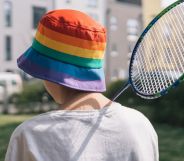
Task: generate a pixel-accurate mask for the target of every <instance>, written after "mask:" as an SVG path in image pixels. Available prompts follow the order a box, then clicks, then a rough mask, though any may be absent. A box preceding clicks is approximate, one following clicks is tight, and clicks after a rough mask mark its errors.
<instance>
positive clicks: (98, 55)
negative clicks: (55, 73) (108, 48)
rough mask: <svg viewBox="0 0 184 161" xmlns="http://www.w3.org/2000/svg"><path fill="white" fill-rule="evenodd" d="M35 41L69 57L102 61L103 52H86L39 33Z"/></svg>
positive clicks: (86, 50)
mask: <svg viewBox="0 0 184 161" xmlns="http://www.w3.org/2000/svg"><path fill="white" fill-rule="evenodd" d="M35 39H36V40H37V41H38V42H40V43H41V44H42V45H44V46H46V47H48V48H51V49H54V50H56V51H60V52H63V53H66V54H69V55H73V56H79V57H83V58H92V59H103V57H104V51H99V50H88V49H84V48H79V47H75V46H72V45H67V44H64V43H61V42H57V41H54V40H51V39H49V38H47V37H46V36H44V35H42V34H41V33H40V32H39V31H37V33H36V37H35Z"/></svg>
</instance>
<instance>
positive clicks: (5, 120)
mask: <svg viewBox="0 0 184 161" xmlns="http://www.w3.org/2000/svg"><path fill="white" fill-rule="evenodd" d="M30 117H31V115H0V161H4V156H5V153H6V150H7V147H8V143H9V139H10V136H11V134H12V132H13V130H14V129H15V128H16V127H17V126H18V125H19V124H20V123H21V122H23V121H24V120H27V119H29V118H30Z"/></svg>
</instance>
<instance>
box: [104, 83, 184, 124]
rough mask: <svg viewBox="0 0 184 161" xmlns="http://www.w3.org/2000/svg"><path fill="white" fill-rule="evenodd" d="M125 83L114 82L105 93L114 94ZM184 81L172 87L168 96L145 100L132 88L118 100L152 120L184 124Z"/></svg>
mask: <svg viewBox="0 0 184 161" xmlns="http://www.w3.org/2000/svg"><path fill="white" fill-rule="evenodd" d="M123 84H125V82H124V81H121V80H119V81H117V82H113V83H111V84H110V85H109V87H108V90H107V92H106V93H105V95H106V96H107V97H108V98H112V96H113V95H114V94H115V93H116V92H117V91H118V89H120V87H122V85H123ZM183 95H184V83H182V84H180V85H179V87H177V88H176V89H172V90H171V91H169V93H168V94H167V95H166V96H163V97H161V98H158V99H154V100H145V99H142V98H140V97H139V96H137V95H136V94H135V93H134V92H133V90H132V89H131V88H129V89H128V90H127V91H125V92H124V93H123V94H122V95H121V96H120V97H119V98H118V99H117V100H116V101H117V102H119V103H121V104H122V105H125V106H128V107H133V108H136V109H138V110H139V111H141V112H143V113H144V114H145V115H146V116H147V117H148V118H149V119H150V120H152V121H155V122H161V123H169V124H172V125H179V126H184V100H183V99H184V97H183Z"/></svg>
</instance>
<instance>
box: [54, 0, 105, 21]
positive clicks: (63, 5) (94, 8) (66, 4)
mask: <svg viewBox="0 0 184 161" xmlns="http://www.w3.org/2000/svg"><path fill="white" fill-rule="evenodd" d="M106 2H107V0H55V9H75V10H79V11H82V12H84V13H86V14H88V15H89V16H91V17H93V18H94V19H95V20H97V21H99V22H100V23H102V24H105V11H106Z"/></svg>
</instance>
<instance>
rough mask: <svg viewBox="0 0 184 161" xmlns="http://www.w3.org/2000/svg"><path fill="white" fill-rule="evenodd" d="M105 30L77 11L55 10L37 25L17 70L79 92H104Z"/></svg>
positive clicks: (19, 60) (18, 60) (18, 61)
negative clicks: (30, 44)
mask: <svg viewBox="0 0 184 161" xmlns="http://www.w3.org/2000/svg"><path fill="white" fill-rule="evenodd" d="M105 47H106V30H105V28H104V27H103V26H101V25H100V24H99V23H97V22H96V21H95V20H93V19H92V18H91V17H89V16H88V15H86V14H84V13H82V12H80V11H76V10H54V11H50V12H48V13H47V14H45V15H44V16H43V17H42V18H41V20H40V22H39V25H38V29H37V32H36V36H35V38H34V40H33V43H32V46H31V47H30V48H29V49H28V50H27V51H26V52H25V53H24V54H22V55H21V56H20V57H19V58H18V59H17V63H18V67H19V68H20V69H22V70H23V71H24V72H26V73H28V74H30V75H32V76H33V77H36V78H40V79H44V80H48V81H51V82H54V83H57V84H60V85H64V86H67V87H70V88H73V89H78V90H82V91H94V92H95V91H96V92H104V91H105V90H106V86H105V76H104V71H103V57H104V51H105Z"/></svg>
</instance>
